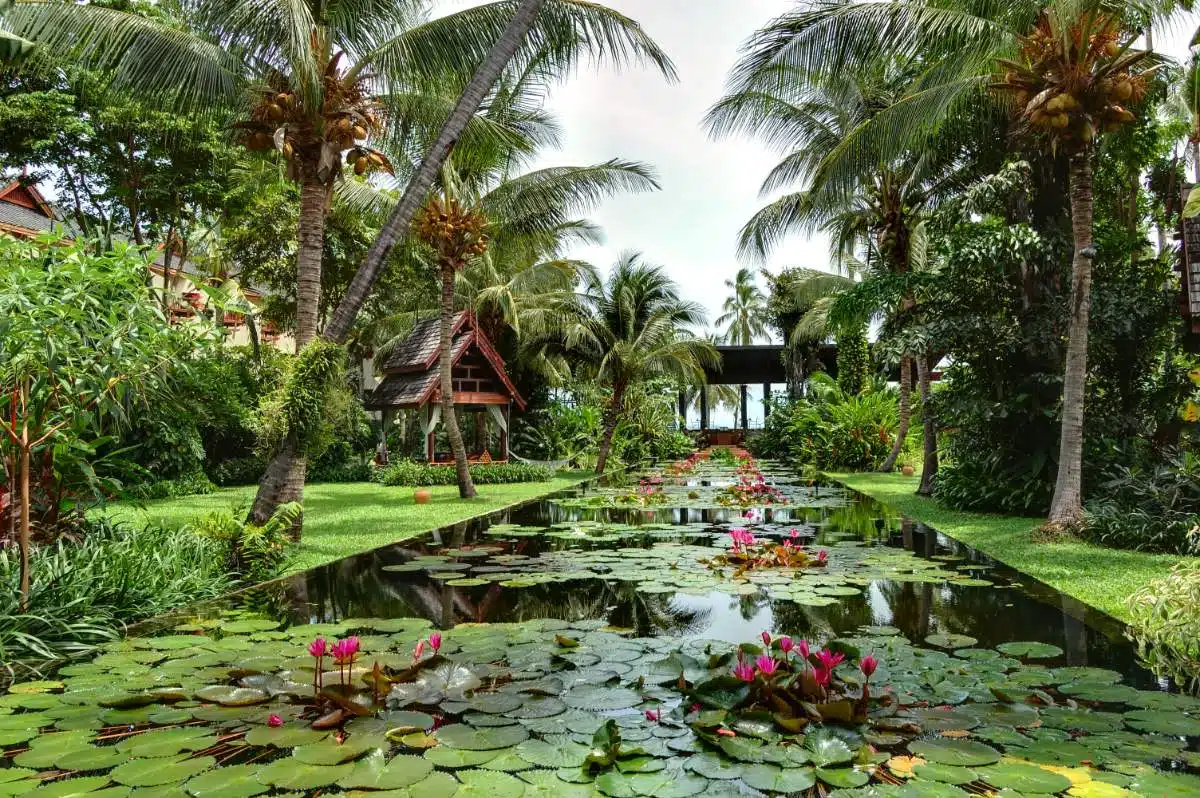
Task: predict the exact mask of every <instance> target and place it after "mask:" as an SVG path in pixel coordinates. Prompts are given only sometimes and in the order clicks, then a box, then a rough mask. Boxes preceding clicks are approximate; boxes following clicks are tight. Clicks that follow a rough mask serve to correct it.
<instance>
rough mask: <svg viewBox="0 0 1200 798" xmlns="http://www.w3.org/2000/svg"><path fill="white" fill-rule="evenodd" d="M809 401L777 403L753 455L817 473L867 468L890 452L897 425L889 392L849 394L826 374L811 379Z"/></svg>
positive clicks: (752, 447)
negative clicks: (807, 467)
mask: <svg viewBox="0 0 1200 798" xmlns="http://www.w3.org/2000/svg"><path fill="white" fill-rule="evenodd" d="M810 382H811V386H810V387H811V390H810V394H811V395H810V398H809V399H801V400H797V401H795V402H791V403H780V404H776V405H775V406H774V407H773V408H772V411H771V415H770V416H769V417H768V419H767V423H766V426H765V428H764V430H763V432H762V433H761V434H760V435H758V436H756V437H754V438H752V439H751V441H750V451H751V452H752V453H753V454H754V455H755V456H757V457H768V458H774V459H791V460H794V461H795V462H796V463H797V464H799V465H812V466H816V467H817V468H819V469H846V470H856V471H857V470H870V469H874V468H877V467H878V466H879V465H880V464H881V463H882V462H883V461H884V460H885V459H886V458H887V455H888V452H890V451H891V448H892V442H893V440H894V438H895V430H896V426H897V424H898V423H899V410H898V408H897V402H896V397H895V395H894V394H893V393H891V392H890V391H876V392H871V393H862V394H858V395H855V396H847V395H846V394H845V393H844V392H842V391H841V389H840V388H838V386H837V384H836V383H835V382H834V381H833V380H832V379H831V378H830V377H828V376H827V375H823V374H817V375H813V377H812V378H811V381H810Z"/></svg>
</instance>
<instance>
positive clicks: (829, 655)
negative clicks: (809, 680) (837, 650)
mask: <svg viewBox="0 0 1200 798" xmlns="http://www.w3.org/2000/svg"><path fill="white" fill-rule="evenodd" d="M845 658H846V655H845V654H834V653H833V652H832V651H830V650H829V649H827V648H826V649H823V650H822V651H820V652H818V653H817V659H818V660H820V662H821V667H822V668H824V669H825V670H827V671H829V672H830V673H833V669H834V668H836V667H837V666H838V665H839V664H841V662H842V660H844V659H845Z"/></svg>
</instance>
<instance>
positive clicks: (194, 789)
mask: <svg viewBox="0 0 1200 798" xmlns="http://www.w3.org/2000/svg"><path fill="white" fill-rule="evenodd" d="M259 767H260V766H258V765H229V766H227V767H220V768H214V769H213V770H209V771H206V772H204V773H201V774H200V775H199V776H195V777H193V778H192V779H190V780H189V781H188V782H187V783H186V784H184V785H183V789H184V790H186V791H187V793H188V794H189V795H192V796H194V797H195V798H250V797H251V796H254V795H261V794H262V793H264V792H267V791H268V790H270V789H271V788H270V787H268V786H267V785H265V784H262V783H260V782H259V781H258V780H257V779H256V778H255V776H256V775H257V773H258V771H259Z"/></svg>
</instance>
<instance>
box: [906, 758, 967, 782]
mask: <svg viewBox="0 0 1200 798" xmlns="http://www.w3.org/2000/svg"><path fill="white" fill-rule="evenodd" d="M913 773H915V774H916V775H917V776H919V777H921V778H922V779H927V780H929V781H940V782H942V783H943V784H966V783H968V782H971V781H975V780H976V779H977V778H979V776H978V775H977V774H976V773H975V771H973V770H971V769H969V768H964V767H960V766H958V765H940V764H938V763H936V762H928V763H926V764H924V765H917V766H916V767H914V768H913Z"/></svg>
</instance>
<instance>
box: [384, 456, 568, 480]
mask: <svg viewBox="0 0 1200 798" xmlns="http://www.w3.org/2000/svg"><path fill="white" fill-rule="evenodd" d="M553 476H554V472H553V471H551V470H550V469H549V468H546V467H545V466H537V465H528V464H526V463H475V464H473V465H472V466H471V479H472V480H474V481H475V483H476V484H479V485H504V484H511V483H516V482H545V481H546V480H548V479H550V478H552V477H553ZM372 479H373V480H374V481H375V482H378V483H379V484H381V485H389V486H406V487H429V486H434V485H457V484H458V480H457V477H456V475H455V473H454V469H453V468H451V467H449V466H447V465H429V464H428V463H418V462H415V461H413V460H401V461H399V462H396V463H392V464H391V465H389V466H386V467H384V468H377V469H375V472H374V474H373V475H372Z"/></svg>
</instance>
